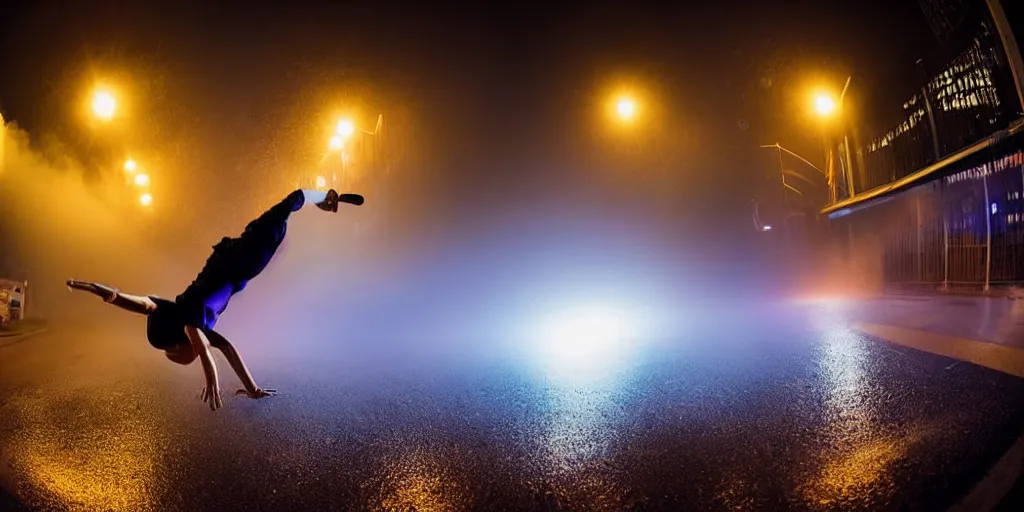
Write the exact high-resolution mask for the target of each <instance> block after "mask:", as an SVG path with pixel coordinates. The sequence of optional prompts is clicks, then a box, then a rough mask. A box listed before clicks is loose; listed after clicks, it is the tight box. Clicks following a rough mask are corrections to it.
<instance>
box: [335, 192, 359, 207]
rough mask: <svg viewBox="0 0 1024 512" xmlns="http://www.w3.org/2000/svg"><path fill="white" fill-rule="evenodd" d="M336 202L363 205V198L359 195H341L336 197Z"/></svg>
mask: <svg viewBox="0 0 1024 512" xmlns="http://www.w3.org/2000/svg"><path fill="white" fill-rule="evenodd" d="M338 200H339V201H341V202H343V203H348V204H354V205H356V206H359V205H361V204H363V196H361V195H359V194H342V195H341V196H339V197H338Z"/></svg>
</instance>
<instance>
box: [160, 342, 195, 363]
mask: <svg viewBox="0 0 1024 512" xmlns="http://www.w3.org/2000/svg"><path fill="white" fill-rule="evenodd" d="M164 355H165V356H167V359H170V360H171V361H174V362H175V363H178V364H183V365H188V364H191V363H192V361H195V360H196V357H197V356H198V355H199V354H196V351H195V349H194V348H192V344H191V343H179V344H177V345H175V346H173V347H171V348H168V349H165V350H164Z"/></svg>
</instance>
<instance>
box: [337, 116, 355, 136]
mask: <svg viewBox="0 0 1024 512" xmlns="http://www.w3.org/2000/svg"><path fill="white" fill-rule="evenodd" d="M355 131H356V126H355V125H354V124H352V121H349V120H348V119H342V120H341V121H338V135H341V137H342V138H343V139H347V138H348V137H349V136H350V135H352V134H353V133H355Z"/></svg>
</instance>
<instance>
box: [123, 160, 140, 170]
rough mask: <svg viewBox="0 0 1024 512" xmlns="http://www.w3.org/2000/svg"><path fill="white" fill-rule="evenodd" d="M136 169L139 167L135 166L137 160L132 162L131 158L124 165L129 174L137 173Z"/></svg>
mask: <svg viewBox="0 0 1024 512" xmlns="http://www.w3.org/2000/svg"><path fill="white" fill-rule="evenodd" d="M136 167H137V165H136V164H135V160H132V159H131V158H129V159H128V161H126V162H125V163H124V170H126V171H128V172H135V169H136Z"/></svg>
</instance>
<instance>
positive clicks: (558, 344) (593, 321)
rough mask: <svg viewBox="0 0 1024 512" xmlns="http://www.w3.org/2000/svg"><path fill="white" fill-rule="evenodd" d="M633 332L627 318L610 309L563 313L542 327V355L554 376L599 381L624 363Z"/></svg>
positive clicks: (600, 308) (595, 308)
mask: <svg viewBox="0 0 1024 512" xmlns="http://www.w3.org/2000/svg"><path fill="white" fill-rule="evenodd" d="M633 330H634V326H633V325H632V324H631V322H630V321H629V319H628V318H626V316H625V315H624V314H623V313H622V312H620V311H617V310H615V309H612V308H606V307H590V308H584V309H577V310H573V311H566V312H563V313H561V314H559V315H557V316H555V317H553V318H551V319H550V320H549V321H548V322H547V323H546V324H545V325H544V326H543V327H542V330H541V336H540V342H541V349H542V354H541V356H542V358H543V359H544V363H545V364H546V365H547V366H548V369H549V370H550V371H551V373H553V374H554V375H555V376H557V377H562V378H567V379H570V380H574V381H579V380H592V379H600V378H603V377H606V376H608V375H609V374H611V373H614V372H615V370H616V369H617V368H618V366H619V365H620V364H623V363H624V362H625V361H626V360H627V357H628V356H629V352H630V349H631V348H632V347H631V345H632V343H634V342H635V339H634V338H635V333H634V332H633Z"/></svg>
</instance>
